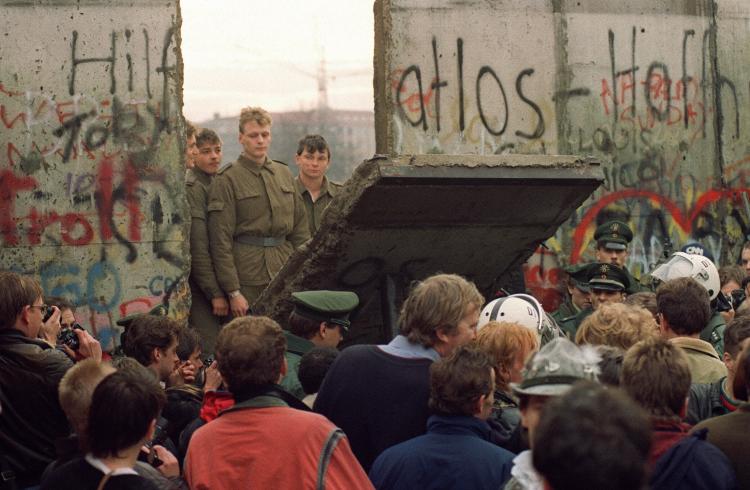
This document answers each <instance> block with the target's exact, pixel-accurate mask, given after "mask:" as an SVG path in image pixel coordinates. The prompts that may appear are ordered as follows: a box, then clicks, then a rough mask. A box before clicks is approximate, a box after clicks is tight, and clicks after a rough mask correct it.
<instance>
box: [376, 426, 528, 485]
mask: <svg viewBox="0 0 750 490" xmlns="http://www.w3.org/2000/svg"><path fill="white" fill-rule="evenodd" d="M489 440H490V427H489V426H488V425H487V423H486V422H485V421H483V420H480V419H478V418H476V417H467V416H440V415H433V416H431V417H430V418H429V419H428V420H427V434H425V435H423V436H418V437H415V438H414V439H410V440H408V441H406V442H402V443H401V444H397V445H395V446H393V447H390V448H388V449H387V450H386V451H385V452H383V453H382V454H381V455H380V456H378V458H377V459H376V460H375V463H374V464H373V465H372V469H371V470H370V479H371V480H372V483H373V485H375V488H377V489H379V490H384V489H413V488H421V489H445V490H447V489H466V488H471V489H483V488H488V489H493V490H497V489H499V488H502V486H503V485H504V483H505V482H506V481H507V480H509V479H510V469H511V467H512V466H513V457H514V455H513V453H511V452H510V451H506V450H505V449H503V448H500V447H497V446H495V445H494V444H492V443H491V442H489Z"/></svg>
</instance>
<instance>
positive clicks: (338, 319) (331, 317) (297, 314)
mask: <svg viewBox="0 0 750 490" xmlns="http://www.w3.org/2000/svg"><path fill="white" fill-rule="evenodd" d="M292 302H293V303H294V310H293V311H292V313H291V314H290V315H289V321H288V323H287V328H288V329H289V330H288V331H284V335H285V336H286V362H287V372H286V376H284V379H283V380H282V381H281V386H283V387H284V388H285V389H286V390H287V391H288V392H289V393H291V394H293V395H294V396H296V397H297V398H299V399H300V400H302V399H303V398H304V397H305V392H304V390H303V389H302V385H301V384H300V382H299V378H298V377H297V372H298V370H299V362H300V359H302V356H303V355H305V354H306V353H307V352H309V351H310V350H311V349H312V348H313V347H334V348H335V347H337V346H338V345H339V343H341V341H342V340H344V333H345V332H348V331H349V325H350V323H349V314H350V313H351V312H352V311H353V310H354V309H355V308H356V307H357V306H358V305H359V297H357V295H356V293H352V292H350V291H302V292H299V293H292Z"/></svg>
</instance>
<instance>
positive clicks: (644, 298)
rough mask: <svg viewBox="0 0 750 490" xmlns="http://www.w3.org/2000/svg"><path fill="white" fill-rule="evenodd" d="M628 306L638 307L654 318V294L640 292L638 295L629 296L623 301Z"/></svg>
mask: <svg viewBox="0 0 750 490" xmlns="http://www.w3.org/2000/svg"><path fill="white" fill-rule="evenodd" d="M623 303H624V304H626V305H630V306H640V307H641V308H645V309H647V310H648V311H649V313H651V314H652V315H653V316H654V318H656V293H654V292H651V291H641V292H640V293H635V294H629V295H627V297H626V298H625V301H623Z"/></svg>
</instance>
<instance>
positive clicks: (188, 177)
mask: <svg viewBox="0 0 750 490" xmlns="http://www.w3.org/2000/svg"><path fill="white" fill-rule="evenodd" d="M197 180H198V178H197V177H196V176H195V173H193V172H192V171H190V170H188V172H187V173H186V174H185V184H187V185H193V184H195V182H196V181H197Z"/></svg>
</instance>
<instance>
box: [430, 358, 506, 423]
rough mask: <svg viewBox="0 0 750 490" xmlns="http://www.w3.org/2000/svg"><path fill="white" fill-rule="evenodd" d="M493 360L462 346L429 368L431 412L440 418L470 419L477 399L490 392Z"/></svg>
mask: <svg viewBox="0 0 750 490" xmlns="http://www.w3.org/2000/svg"><path fill="white" fill-rule="evenodd" d="M493 369H494V366H493V363H492V359H491V358H490V356H488V355H487V354H486V353H485V352H483V351H481V350H480V349H477V348H476V347H473V346H461V347H459V348H458V349H456V350H455V351H454V352H453V354H451V355H450V356H448V357H446V358H443V359H440V360H438V361H436V362H434V363H433V364H432V365H431V366H430V409H431V410H433V411H435V412H436V413H439V414H441V415H468V416H473V415H474V414H475V413H476V409H477V400H478V399H479V397H480V396H482V395H489V394H490V393H492V390H493V388H494V387H493V386H492V370H493Z"/></svg>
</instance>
